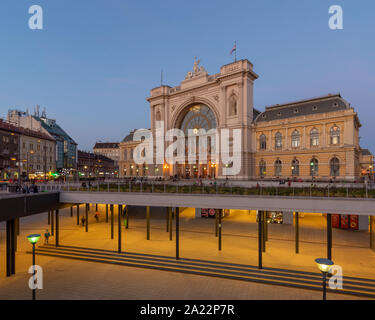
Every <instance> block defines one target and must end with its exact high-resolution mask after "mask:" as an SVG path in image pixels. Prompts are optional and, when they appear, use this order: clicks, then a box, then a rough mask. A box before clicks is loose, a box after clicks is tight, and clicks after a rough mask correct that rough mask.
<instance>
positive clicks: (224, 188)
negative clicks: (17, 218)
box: [39, 181, 375, 198]
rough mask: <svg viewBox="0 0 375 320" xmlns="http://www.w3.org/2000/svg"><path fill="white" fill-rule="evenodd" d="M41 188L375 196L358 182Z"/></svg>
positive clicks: (373, 190)
mask: <svg viewBox="0 0 375 320" xmlns="http://www.w3.org/2000/svg"><path fill="white" fill-rule="evenodd" d="M39 187H40V191H55V190H62V191H72V192H74V191H85V192H87V191H89V192H145V193H175V194H176V193H180V194H231V195H244V196H245V195H251V196H287V197H288V196H290V197H328V198H331V197H342V198H375V187H374V186H371V187H370V186H368V185H367V184H366V185H365V186H362V185H355V184H350V185H349V184H348V185H346V186H340V187H337V186H335V185H332V184H327V185H325V186H322V185H320V186H314V185H310V186H309V187H306V186H301V187H298V186H297V187H296V186H293V187H291V186H287V185H286V186H283V185H280V186H262V185H257V186H254V187H242V186H236V185H233V184H232V183H230V182H226V183H216V184H215V183H211V184H192V183H190V184H186V183H184V184H181V183H178V182H174V183H171V182H158V181H152V182H150V181H148V182H140V181H137V182H132V181H129V182H118V183H114V182H111V183H110V182H97V183H94V184H92V185H88V186H82V185H80V184H77V183H66V184H58V185H50V186H49V185H40V186H39Z"/></svg>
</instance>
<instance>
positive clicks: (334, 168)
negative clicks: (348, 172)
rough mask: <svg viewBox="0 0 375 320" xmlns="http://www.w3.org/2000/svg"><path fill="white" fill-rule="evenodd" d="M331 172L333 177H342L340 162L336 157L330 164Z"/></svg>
mask: <svg viewBox="0 0 375 320" xmlns="http://www.w3.org/2000/svg"><path fill="white" fill-rule="evenodd" d="M329 167H330V172H331V176H332V177H337V176H339V175H340V160H339V159H337V158H336V157H334V158H332V159H331V161H330V162H329Z"/></svg>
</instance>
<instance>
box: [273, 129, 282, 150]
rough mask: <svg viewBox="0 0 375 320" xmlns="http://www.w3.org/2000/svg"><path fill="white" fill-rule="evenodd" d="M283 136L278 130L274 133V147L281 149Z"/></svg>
mask: <svg viewBox="0 0 375 320" xmlns="http://www.w3.org/2000/svg"><path fill="white" fill-rule="evenodd" d="M282 139H283V136H282V135H281V133H280V132H277V133H276V135H275V149H281V148H282V146H283V142H282Z"/></svg>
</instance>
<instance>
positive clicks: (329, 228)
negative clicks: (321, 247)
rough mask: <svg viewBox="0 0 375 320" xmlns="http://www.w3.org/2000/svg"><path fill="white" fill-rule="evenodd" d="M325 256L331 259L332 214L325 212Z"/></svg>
mask: <svg viewBox="0 0 375 320" xmlns="http://www.w3.org/2000/svg"><path fill="white" fill-rule="evenodd" d="M327 258H328V259H329V260H332V216H331V214H330V213H327Z"/></svg>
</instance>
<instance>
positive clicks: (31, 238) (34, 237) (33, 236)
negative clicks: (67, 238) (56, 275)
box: [27, 234, 40, 300]
mask: <svg viewBox="0 0 375 320" xmlns="http://www.w3.org/2000/svg"><path fill="white" fill-rule="evenodd" d="M39 239H40V234H31V235H29V236H27V240H29V242H30V243H31V244H32V245H33V268H34V272H33V284H34V285H35V244H36V243H37V242H38V241H39ZM35 291H36V289H35V288H33V289H32V292H33V300H35Z"/></svg>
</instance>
